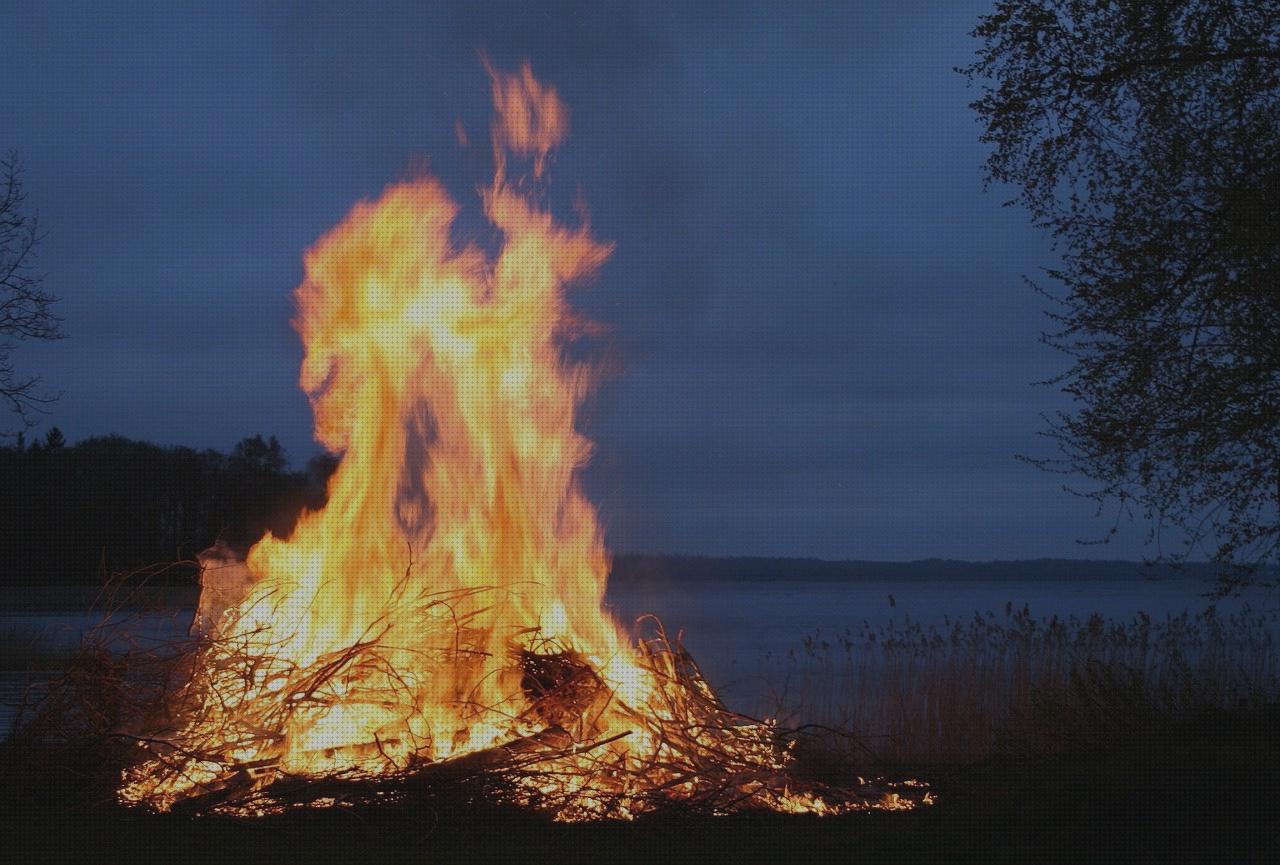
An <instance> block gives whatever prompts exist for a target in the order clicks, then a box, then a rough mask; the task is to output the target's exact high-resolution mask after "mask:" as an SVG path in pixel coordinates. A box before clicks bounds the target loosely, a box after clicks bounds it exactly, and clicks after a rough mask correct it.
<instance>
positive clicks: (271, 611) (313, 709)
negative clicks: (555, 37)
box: [121, 63, 831, 819]
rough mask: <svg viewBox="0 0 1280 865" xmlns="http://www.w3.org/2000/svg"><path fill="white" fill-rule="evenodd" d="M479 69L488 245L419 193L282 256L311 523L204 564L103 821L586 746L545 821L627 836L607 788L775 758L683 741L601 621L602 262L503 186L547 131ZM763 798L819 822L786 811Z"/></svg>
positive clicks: (746, 792)
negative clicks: (590, 490)
mask: <svg viewBox="0 0 1280 865" xmlns="http://www.w3.org/2000/svg"><path fill="white" fill-rule="evenodd" d="M486 68H488V71H489V75H490V78H491V80H492V85H493V99H494V104H495V106H496V109H497V116H496V118H495V121H494V125H493V136H492V141H493V147H494V163H495V172H494V180H493V183H492V185H491V186H489V187H488V188H487V189H485V190H484V191H483V192H482V194H481V201H482V204H483V209H484V213H485V215H486V216H487V217H488V219H489V220H490V221H491V222H492V223H493V225H494V226H495V227H496V228H497V229H498V231H499V233H500V237H501V244H500V247H499V249H498V250H497V252H496V253H495V254H490V253H487V252H486V251H484V250H482V249H480V248H479V247H478V246H475V245H464V246H458V245H456V244H455V243H454V242H452V241H451V230H452V227H453V224H454V220H455V218H456V217H457V215H458V212H459V208H458V205H457V204H456V203H455V202H454V200H453V199H452V198H451V197H450V196H449V194H448V193H447V192H446V191H445V189H444V188H443V187H442V186H441V184H440V183H438V182H437V181H436V180H434V179H432V178H430V177H420V178H417V179H413V180H409V181H406V182H402V183H397V184H395V185H393V186H391V187H389V188H388V189H386V190H385V191H384V192H383V193H382V195H381V196H379V197H378V198H377V199H376V200H374V201H363V202H360V203H358V204H356V205H355V206H354V207H353V208H352V210H351V212H350V213H349V214H348V215H347V216H346V218H345V219H344V220H343V221H342V222H341V223H340V224H339V225H338V226H337V227H335V228H334V229H332V230H331V231H329V232H328V233H327V234H325V235H324V236H323V237H321V238H320V240H319V241H318V242H317V243H316V244H315V245H314V246H313V247H312V248H311V249H309V250H308V251H307V253H306V255H305V258H304V262H305V273H306V276H305V280H304V282H303V284H302V285H301V286H300V287H299V288H298V289H297V291H296V294H295V298H296V301H297V310H298V312H297V316H296V318H295V319H294V326H295V328H296V329H297V331H298V333H299V335H300V336H301V338H302V341H303V344H304V346H305V356H304V358H303V362H302V371H301V376H300V381H299V383H300V385H301V387H302V389H303V390H304V391H305V392H306V393H307V394H308V396H309V397H310V401H311V406H312V409H313V412H314V415H315V435H316V439H317V440H318V441H319V442H320V443H321V444H322V445H323V446H324V447H326V448H327V449H328V450H329V451H331V452H332V453H334V454H339V455H341V461H340V463H339V465H338V468H337V470H336V472H335V473H334V474H333V476H332V477H331V478H330V480H329V485H328V502H327V504H326V505H325V506H324V507H323V508H321V509H320V510H316V511H313V512H309V513H305V514H303V516H302V517H301V518H300V520H299V521H298V523H297V525H296V527H295V528H294V530H293V533H292V534H291V535H290V536H289V537H285V538H279V537H274V536H271V535H268V536H267V537H265V538H263V539H262V540H261V541H259V542H258V543H257V544H256V545H255V546H254V547H253V548H252V549H251V550H250V552H249V554H248V557H247V559H246V561H245V563H244V565H243V566H241V565H239V564H238V563H234V562H228V561H227V560H226V559H225V558H218V557H212V558H210V559H209V560H208V561H207V563H206V564H207V567H206V570H205V574H204V579H205V580H206V582H205V589H204V593H203V594H202V597H201V609H200V611H199V613H198V616H197V623H198V624H197V627H198V629H199V630H200V631H201V633H202V637H203V639H204V642H203V643H202V645H203V646H204V648H203V649H202V652H203V654H202V655H201V656H200V657H201V664H200V665H198V666H197V669H196V670H195V673H194V674H193V676H192V679H191V682H190V683H189V685H188V687H187V688H186V689H185V690H183V691H182V692H181V693H180V694H179V695H178V697H177V698H175V700H174V705H173V706H170V707H168V708H167V709H166V717H167V718H168V719H170V722H171V723H174V724H175V726H176V727H177V729H176V731H175V730H169V731H167V732H165V733H164V735H163V736H162V735H160V734H157V733H154V732H151V733H150V734H149V737H148V740H149V741H152V742H159V741H173V742H177V743H183V744H182V747H181V750H179V749H175V750H174V753H170V754H167V755H165V756H163V757H161V758H160V759H159V760H158V761H157V762H156V763H154V764H150V765H144V766H142V767H141V768H139V769H137V770H134V771H131V772H129V773H127V774H126V778H125V784H124V787H123V788H122V791H121V797H122V799H123V800H124V801H126V802H146V803H148V804H150V805H152V806H153V807H158V808H166V807H169V806H171V805H172V804H173V803H174V802H175V801H177V800H178V799H180V798H182V797H184V796H190V795H195V794H197V793H199V792H200V791H202V790H204V789H216V787H217V786H218V785H219V784H223V785H225V784H228V783H232V781H231V780H230V779H232V778H243V777H246V776H247V777H249V778H251V779H258V780H262V782H263V783H265V780H263V779H269V778H270V777H271V773H273V772H275V771H277V770H279V771H283V772H287V773H291V774H296V775H319V774H324V773H327V772H333V771H339V770H345V771H350V770H356V771H365V772H370V773H378V772H386V771H393V770H396V769H401V768H405V767H406V766H408V765H410V764H411V763H413V762H415V761H416V762H419V763H421V762H430V761H438V760H444V759H449V758H456V757H459V756H461V755H466V754H468V753H470V752H475V751H478V750H481V749H487V748H491V747H492V746H494V745H495V744H499V743H504V742H508V741H511V740H512V739H513V738H516V737H529V736H534V735H536V734H538V733H539V732H540V731H544V732H545V731H546V730H548V729H549V728H551V727H556V728H561V727H563V728H566V729H567V728H572V729H570V730H568V735H569V736H570V737H571V738H572V740H573V741H574V742H575V743H577V744H579V745H581V744H583V743H590V742H596V743H599V742H605V743H607V750H606V751H605V755H606V756H605V757H603V758H600V757H599V755H598V754H596V755H593V759H596V762H595V763H593V764H590V765H589V766H586V768H582V767H579V770H578V771H567V772H562V773H559V775H560V780H558V781H556V782H554V783H553V787H554V792H556V794H557V795H561V794H563V795H568V796H570V797H571V799H572V805H571V806H566V807H563V808H562V809H561V810H560V811H559V816H560V817H561V818H563V819H572V818H575V817H581V816H595V815H598V814H600V813H606V812H607V813H610V814H612V815H613V816H623V817H626V816H631V815H633V814H634V813H636V812H637V810H638V809H642V808H643V807H644V806H643V803H642V802H641V801H640V800H639V799H627V798H625V796H622V797H620V796H619V794H620V793H622V794H625V793H627V792H628V791H627V790H626V789H619V788H620V786H621V787H624V788H625V785H628V784H630V785H632V786H635V787H643V788H644V790H645V791H647V792H652V791H664V795H679V794H680V793H681V792H682V791H684V792H687V793H689V794H690V795H692V794H693V793H694V792H696V791H697V790H700V789H703V788H704V787H705V785H706V784H708V783H712V782H711V781H708V780H707V778H706V777H704V775H706V774H710V775H713V776H715V775H717V772H718V770H717V767H716V766H715V765H714V754H716V753H721V754H725V755H727V756H728V757H730V758H732V759H734V760H739V761H741V762H742V765H747V766H751V767H757V768H759V769H760V770H761V771H762V772H764V773H766V774H767V773H769V772H772V771H774V770H781V769H782V767H783V766H784V765H785V762H786V758H785V756H780V755H779V753H778V751H777V748H776V743H775V742H774V741H773V739H772V734H771V729H772V728H771V727H769V725H757V726H756V727H755V728H750V727H742V728H731V727H724V726H723V725H721V726H717V724H710V723H708V724H704V723H702V721H704V720H706V719H707V718H712V719H713V720H714V719H715V718H718V717H719V716H718V715H717V714H716V713H718V712H719V713H723V709H721V708H720V707H719V704H718V703H717V702H716V700H715V697H714V695H713V694H711V692H710V689H709V688H708V687H707V686H706V685H705V683H704V682H702V681H701V680H700V678H699V679H696V681H694V680H689V679H686V680H685V681H688V682H692V685H690V686H688V687H685V686H680V687H677V686H676V685H673V684H672V683H673V682H678V681H682V680H681V679H680V669H681V668H680V665H681V664H682V663H684V662H683V661H682V660H681V658H682V657H683V656H679V655H677V654H676V653H671V652H669V653H667V654H665V655H654V654H652V653H650V654H645V650H644V649H643V647H640V646H634V645H631V644H630V643H629V642H628V641H627V639H626V638H625V637H624V636H623V635H622V634H621V633H620V631H619V629H618V627H617V625H616V624H615V622H614V621H613V620H612V619H611V618H610V616H609V615H607V614H606V613H605V612H603V610H602V601H603V598H604V592H605V580H606V576H607V573H608V569H609V560H608V556H607V554H606V552H605V549H604V546H603V543H602V539H601V532H600V527H599V524H598V522H597V516H596V512H595V509H594V508H593V507H592V505H591V503H590V502H589V501H588V500H587V498H586V497H585V496H584V494H583V492H582V490H581V487H580V485H579V473H580V471H581V469H582V468H583V466H584V465H585V464H586V463H587V460H588V459H589V457H590V455H591V444H590V442H588V441H587V439H586V438H584V436H583V435H582V434H581V433H580V432H579V430H578V429H577V426H576V424H575V418H576V415H577V411H578V409H579V407H580V405H581V403H582V401H583V399H584V398H586V397H587V396H588V394H589V392H590V389H591V385H592V379H591V376H590V375H589V374H588V371H587V370H585V369H583V368H581V367H580V366H576V365H574V364H572V363H569V362H567V361H566V359H565V350H564V349H565V345H566V342H567V341H568V340H571V339H572V338H574V337H575V336H577V335H579V334H581V333H582V332H583V328H584V327H585V325H584V323H583V322H582V321H581V320H580V319H579V318H578V317H576V316H575V315H574V314H573V313H572V311H571V310H570V308H569V306H568V304H567V302H566V299H565V289H566V286H568V285H570V284H571V283H573V282H575V281H578V280H582V279H585V278H588V277H590V276H592V275H593V274H595V273H596V272H597V271H598V270H599V268H600V267H601V265H602V264H603V263H604V262H605V260H606V259H607V258H608V256H609V254H610V251H611V247H610V246H609V245H608V244H605V243H602V242H600V241H598V240H596V239H595V238H594V237H593V236H592V235H591V232H590V230H589V228H588V227H587V226H586V225H579V226H577V227H571V226H568V225H565V224H563V223H561V222H559V221H557V220H556V219H555V218H554V217H553V216H552V214H551V213H550V212H549V210H547V209H545V208H544V207H543V206H542V205H541V204H539V202H538V201H537V199H536V189H537V185H536V184H526V183H523V182H509V181H508V170H507V167H508V166H507V159H508V157H509V156H514V157H517V158H519V159H523V160H532V170H533V173H534V177H535V178H539V177H541V175H542V173H543V170H544V167H545V165H546V161H547V156H548V154H549V152H550V150H551V148H552V147H554V146H555V145H557V144H558V143H560V142H561V141H562V140H563V139H564V136H565V134H566V130H567V118H568V113H567V111H566V110H565V108H564V106H563V104H562V103H561V102H560V99H559V97H558V96H557V94H556V92H555V91H554V90H553V89H552V88H550V87H547V86H545V85H543V84H541V83H539V82H538V81H537V80H536V79H534V77H533V75H532V73H531V71H530V70H529V67H528V66H527V65H525V66H524V67H523V68H522V69H521V71H520V72H519V73H518V74H515V75H503V74H501V73H499V72H496V71H495V70H493V69H492V68H491V67H488V64H487V63H486ZM531 190H532V191H531ZM215 559H216V561H215ZM215 564H216V565H217V567H214V565H215ZM246 568H247V570H246ZM530 655H532V656H534V657H538V658H545V657H559V658H564V657H572V658H575V659H578V660H577V661H575V662H574V663H576V664H577V666H576V667H574V666H569V667H564V668H563V669H565V670H569V671H570V673H571V674H572V675H578V674H581V675H583V676H585V677H586V681H587V683H588V684H587V686H586V689H587V693H586V696H584V697H582V698H581V701H580V704H578V703H572V701H570V708H569V710H568V714H566V710H565V709H564V708H563V707H560V708H554V707H553V708H550V709H548V708H546V707H545V706H541V705H540V704H539V701H540V699H541V698H540V696H539V692H538V688H537V687H531V686H530V681H529V679H528V678H527V677H529V676H533V679H534V681H533V685H534V686H537V685H538V682H537V681H536V678H537V677H536V675H534V674H530V673H529V672H528V669H527V668H523V667H522V666H521V663H519V662H516V661H514V660H513V659H516V658H524V659H525V662H526V663H528V657H529V656H530ZM584 666H589V667H590V670H589V671H588V672H586V673H582V669H583V667H584ZM574 670H577V671H578V672H577V673H574V672H573V671H574ZM553 684H554V683H553ZM601 689H603V691H604V692H605V693H603V694H602V693H600V692H601ZM664 689H665V690H664ZM544 712H546V713H549V714H542V713H544ZM575 712H576V713H577V715H578V717H571V716H572V715H573V713H575ZM682 713H683V714H682ZM690 713H692V714H690ZM726 714H727V713H726ZM677 716H679V717H677ZM686 716H688V717H693V716H697V718H696V719H695V720H693V721H687V722H686V721H685V720H684V718H685V717H686ZM668 722H669V723H670V724H671V725H672V726H670V727H668V728H666V729H665V731H664V729H663V728H662V724H663V723H668ZM672 733H674V734H675V735H676V736H677V737H679V736H683V737H686V739H685V744H684V745H679V746H678V745H677V744H675V743H674V740H673V737H672V735H671V734H672ZM165 736H167V737H169V738H168V739H165ZM689 737H693V738H689ZM681 747H683V748H684V749H685V753H684V755H683V756H682V755H681V754H680V753H678V752H679V749H680V748H681ZM717 749H720V750H719V751H717ZM575 753H576V752H575ZM175 754H186V755H188V756H187V757H186V758H180V757H175V756H174V755H175ZM190 755H198V756H190ZM566 759H572V755H570V756H569V757H566ZM681 760H684V764H681V765H686V766H688V767H690V768H686V769H680V770H677V769H674V768H671V767H672V766H676V765H677V764H680V761H681ZM584 765H585V764H584ZM175 767H176V768H175ZM699 767H700V768H699ZM161 769H163V770H164V771H160V770H161ZM719 774H720V775H722V776H724V777H722V778H721V779H720V780H719V781H715V783H724V784H734V783H741V784H744V785H745V787H744V788H743V789H740V790H739V791H738V793H737V794H735V795H737V797H738V798H739V799H742V798H743V797H750V796H754V795H756V794H757V793H758V792H760V791H763V790H764V786H763V783H762V782H757V781H750V782H734V781H732V778H733V777H734V776H733V773H732V772H720V773H719ZM725 778H728V779H729V780H725ZM713 780H714V779H713ZM548 783H552V782H548ZM555 785H558V786H555ZM528 792H529V793H530V795H531V796H534V795H535V794H538V793H547V792H548V790H547V789H538V790H530V791H528ZM766 792H767V791H766ZM561 801H568V800H566V799H564V798H563V796H562V799H561ZM766 804H771V807H776V808H779V809H781V810H813V811H819V812H823V811H830V810H831V809H830V808H829V807H828V806H827V805H826V804H825V803H824V802H823V801H822V800H821V799H819V798H817V797H814V796H811V795H808V794H800V793H797V794H793V793H790V792H786V791H783V793H782V794H781V796H774V797H773V798H772V799H770V800H768V801H767V802H766ZM255 807H257V806H255Z"/></svg>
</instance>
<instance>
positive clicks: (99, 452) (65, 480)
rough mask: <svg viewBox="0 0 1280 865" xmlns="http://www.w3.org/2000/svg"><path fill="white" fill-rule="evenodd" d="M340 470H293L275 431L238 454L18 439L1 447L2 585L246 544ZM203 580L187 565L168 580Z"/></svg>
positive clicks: (56, 435)
mask: <svg viewBox="0 0 1280 865" xmlns="http://www.w3.org/2000/svg"><path fill="white" fill-rule="evenodd" d="M334 465H335V463H334V461H333V460H332V459H330V458H328V457H318V458H315V459H313V460H312V461H311V462H310V463H309V464H308V469H307V471H293V470H291V469H290V467H289V463H288V460H287V459H286V457H285V454H284V449H283V448H282V447H281V446H280V443H279V442H278V441H277V440H276V438H275V437H274V436H272V437H270V438H267V439H264V438H263V437H262V436H260V435H259V436H253V437H251V438H246V439H243V440H241V441H240V442H239V443H238V444H236V446H235V447H234V448H233V449H232V451H231V453H229V454H223V453H220V452H218V451H214V450H193V449H192V448H187V447H162V446H160V445H156V444H151V443H149V442H143V441H133V440H131V439H127V438H123V437H121V436H105V437H97V438H90V439H86V440H84V441H81V442H79V443H77V444H75V445H68V444H67V443H66V442H65V440H64V439H63V436H62V434H61V433H60V432H59V431H58V430H57V429H56V428H54V429H52V430H50V431H49V433H48V434H47V435H46V436H45V438H44V439H43V440H42V441H38V442H36V443H34V444H30V445H28V444H26V443H25V442H24V441H23V440H22V439H21V438H19V439H18V441H17V442H16V444H14V445H12V446H9V447H4V448H0V527H2V528H0V583H3V584H7V585H32V584H41V583H45V584H48V583H97V582H101V581H102V579H103V577H104V576H112V575H116V574H120V573H128V572H131V571H134V570H136V569H138V568H142V567H146V566H153V565H156V564H157V563H162V562H174V561H181V560H188V561H190V560H191V559H193V558H194V556H195V555H196V554H197V553H199V552H200V551H201V550H203V549H205V548H207V547H209V546H210V545H211V544H212V543H213V542H214V541H215V540H218V539H222V540H223V541H225V542H226V543H228V544H229V545H231V546H232V547H233V548H240V549H245V548H247V547H248V545H249V544H252V543H253V542H254V541H255V540H257V539H258V538H260V537H261V536H262V535H263V534H264V533H265V532H266V531H268V530H270V531H273V532H275V533H277V534H284V533H287V532H289V531H290V530H291V529H292V527H293V524H294V522H296V520H297V518H298V514H299V513H300V512H301V510H302V509H303V508H304V507H317V506H319V505H321V504H323V501H324V488H325V481H326V480H327V478H328V476H329V474H330V473H331V472H332V470H333V467H334ZM194 576H195V569H194V568H192V567H189V566H188V567H180V568H177V569H174V570H173V571H171V572H169V573H166V574H165V575H164V576H163V577H162V579H163V580H165V581H169V582H173V581H177V582H182V581H190V580H193V579H194Z"/></svg>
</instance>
